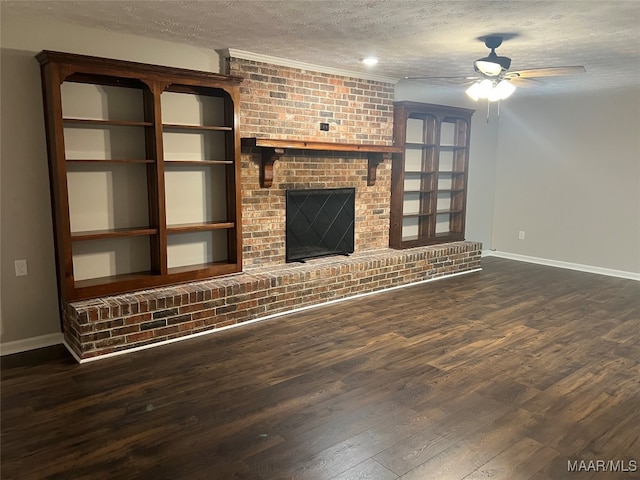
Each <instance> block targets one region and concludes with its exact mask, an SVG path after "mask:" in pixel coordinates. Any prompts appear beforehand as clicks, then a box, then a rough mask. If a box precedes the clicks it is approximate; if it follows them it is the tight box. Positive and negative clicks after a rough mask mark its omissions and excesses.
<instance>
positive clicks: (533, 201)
mask: <svg viewBox="0 0 640 480" xmlns="http://www.w3.org/2000/svg"><path fill="white" fill-rule="evenodd" d="M638 132H640V88H638V87H636V88H630V89H628V90H622V91H618V90H616V91H609V92H607V91H600V92H595V93H593V94H582V95H571V94H569V95H562V96H559V95H548V96H539V97H531V98H524V99H518V98H514V99H513V101H508V102H505V104H504V105H503V110H502V115H501V119H500V131H499V140H498V150H497V159H498V163H497V177H496V194H495V195H496V201H495V210H494V223H493V242H492V245H491V246H492V248H494V249H496V250H498V251H502V252H508V253H514V254H519V255H527V256H532V257H538V258H544V259H549V260H556V261H562V262H571V263H577V264H582V265H588V266H593V267H600V268H608V269H613V270H621V271H625V272H634V273H638V272H640V137H639V136H638ZM521 230H522V231H524V232H525V239H524V240H519V239H518V232H519V231H521Z"/></svg>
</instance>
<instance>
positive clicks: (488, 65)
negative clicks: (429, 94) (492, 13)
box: [405, 35, 586, 102]
mask: <svg viewBox="0 0 640 480" xmlns="http://www.w3.org/2000/svg"><path fill="white" fill-rule="evenodd" d="M481 40H484V44H485V46H486V47H487V48H489V49H491V52H490V53H489V55H487V56H486V57H483V58H479V59H478V60H476V61H475V62H473V69H474V70H475V72H476V74H477V75H476V76H472V77H442V76H422V77H405V78H406V79H407V80H430V79H445V80H451V81H460V80H465V81H472V82H473V83H472V85H471V86H470V87H469V88H468V89H467V91H466V92H467V95H469V96H470V97H471V98H473V99H474V100H479V99H481V98H482V99H484V98H486V99H488V100H489V101H490V102H492V101H497V100H504V99H505V98H507V97H508V96H510V95H511V94H512V93H513V92H514V91H515V89H516V87H517V86H528V85H531V84H533V83H540V80H539V79H540V78H544V77H557V76H564V75H573V74H576V73H584V72H585V71H586V70H585V68H584V67H583V66H581V65H576V66H562V67H544V68H529V69H526V70H517V71H509V67H510V66H511V59H510V58H509V57H503V56H499V55H498V54H497V53H496V48H498V47H499V46H500V45H502V41H503V36H501V35H489V36H486V37H483V38H481Z"/></svg>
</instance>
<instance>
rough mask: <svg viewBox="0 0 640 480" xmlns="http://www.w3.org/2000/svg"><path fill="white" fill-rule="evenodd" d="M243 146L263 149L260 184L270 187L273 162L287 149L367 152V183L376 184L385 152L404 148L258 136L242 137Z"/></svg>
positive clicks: (393, 151) (389, 152)
mask: <svg viewBox="0 0 640 480" xmlns="http://www.w3.org/2000/svg"><path fill="white" fill-rule="evenodd" d="M242 146H243V147H253V148H259V149H260V150H261V154H262V159H261V166H260V186H261V187H263V188H269V187H271V186H272V185H273V178H274V177H273V164H274V163H275V162H276V161H277V160H278V159H279V158H280V157H281V156H282V155H286V154H287V149H295V150H317V151H326V152H362V153H366V154H367V159H368V165H367V185H369V186H372V185H375V183H376V171H377V168H378V165H380V164H381V163H382V162H383V161H384V158H385V157H384V154H392V153H400V152H402V148H400V147H396V146H389V145H371V144H358V143H332V142H315V141H307V140H289V139H277V138H256V137H244V138H242Z"/></svg>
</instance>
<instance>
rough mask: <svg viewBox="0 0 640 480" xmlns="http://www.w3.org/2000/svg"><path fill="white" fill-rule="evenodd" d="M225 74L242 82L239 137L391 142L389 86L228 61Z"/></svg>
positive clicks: (236, 59) (249, 61)
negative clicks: (326, 127)
mask: <svg viewBox="0 0 640 480" xmlns="http://www.w3.org/2000/svg"><path fill="white" fill-rule="evenodd" d="M227 72H228V73H230V74H231V75H237V76H239V77H242V78H244V81H243V82H242V84H241V86H240V132H241V135H242V136H243V137H270V138H286V139H295V140H315V141H325V142H326V141H333V142H344V143H371V144H377V145H391V144H392V143H393V95H394V86H393V84H390V83H383V82H377V81H373V80H361V79H358V78H351V77H342V76H339V75H331V74H327V73H319V72H312V71H307V70H300V69H298V68H292V67H284V66H279V65H270V64H267V63H261V62H255V61H252V60H244V59H239V58H229V59H227ZM321 122H324V123H329V124H330V129H329V131H328V132H325V131H321V130H320V123H321Z"/></svg>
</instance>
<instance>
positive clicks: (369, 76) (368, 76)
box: [217, 48, 399, 85]
mask: <svg viewBox="0 0 640 480" xmlns="http://www.w3.org/2000/svg"><path fill="white" fill-rule="evenodd" d="M217 52H218V54H219V55H221V56H223V57H224V58H229V57H231V58H240V59H242V60H253V61H254V62H261V63H268V64H271V65H281V66H283V67H292V68H298V69H300V70H308V71H312V72H320V73H328V74H330V75H339V76H341V77H351V78H359V79H361V80H372V81H374V82H383V83H390V84H392V85H395V84H396V83H398V81H399V79H397V78H392V77H385V76H384V75H375V74H373V73H366V72H354V71H352V70H344V69H342V68H334V67H325V66H322V65H315V64H313V63H306V62H299V61H297V60H289V59H287V58H280V57H273V56H271V55H263V54H261V53H253V52H247V51H245V50H237V49H235V48H224V49H221V50H217Z"/></svg>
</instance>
